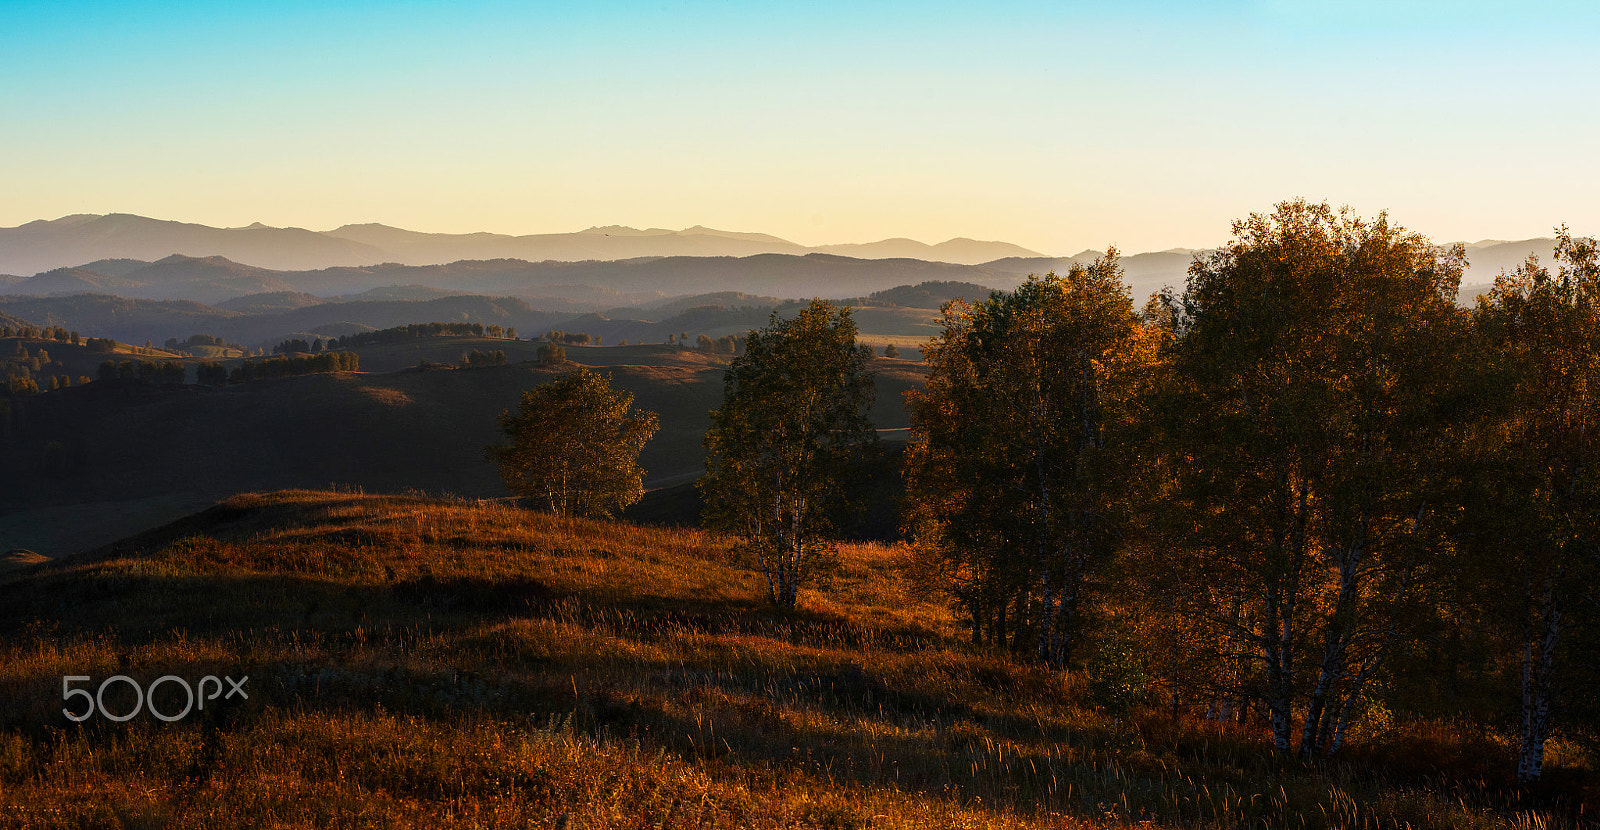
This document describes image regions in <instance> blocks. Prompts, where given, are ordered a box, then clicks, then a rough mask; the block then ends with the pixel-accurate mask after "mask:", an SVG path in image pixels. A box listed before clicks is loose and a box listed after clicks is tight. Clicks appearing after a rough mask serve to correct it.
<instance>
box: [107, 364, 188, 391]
mask: <svg viewBox="0 0 1600 830" xmlns="http://www.w3.org/2000/svg"><path fill="white" fill-rule="evenodd" d="M185 374H186V370H185V369H184V366H183V364H182V363H176V362H173V361H171V360H168V361H164V362H161V363H154V362H151V361H149V360H124V361H122V362H120V363H118V362H117V361H114V360H107V361H106V362H104V363H101V364H100V375H99V379H100V380H122V381H132V382H136V383H148V384H150V385H152V386H166V385H169V384H181V383H183V380H184V376H185Z"/></svg>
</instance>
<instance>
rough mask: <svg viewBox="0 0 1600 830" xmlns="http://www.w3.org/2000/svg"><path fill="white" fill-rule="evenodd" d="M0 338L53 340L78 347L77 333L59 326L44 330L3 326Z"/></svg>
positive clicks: (0, 330)
mask: <svg viewBox="0 0 1600 830" xmlns="http://www.w3.org/2000/svg"><path fill="white" fill-rule="evenodd" d="M0 337H20V338H22V339H23V340H54V341H56V342H58V343H71V344H72V345H74V346H76V345H78V340H79V338H78V333H77V332H75V331H70V332H69V331H67V330H66V329H64V328H62V327H60V326H45V327H44V328H37V327H35V326H21V327H18V328H12V327H11V326H4V327H0ZM90 339H91V340H92V339H94V338H90Z"/></svg>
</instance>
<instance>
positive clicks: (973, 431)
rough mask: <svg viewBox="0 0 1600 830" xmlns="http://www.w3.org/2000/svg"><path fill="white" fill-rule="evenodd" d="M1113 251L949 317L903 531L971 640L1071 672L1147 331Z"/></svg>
mask: <svg viewBox="0 0 1600 830" xmlns="http://www.w3.org/2000/svg"><path fill="white" fill-rule="evenodd" d="M1121 276H1122V272H1121V267H1120V266H1119V264H1118V262H1117V253H1116V250H1115V249H1112V250H1111V251H1110V252H1109V253H1108V254H1107V255H1106V256H1105V257H1102V258H1101V259H1099V260H1097V261H1096V262H1095V263H1094V264H1093V265H1092V266H1089V267H1083V266H1077V265H1075V266H1073V268H1072V269H1071V270H1070V271H1069V272H1068V273H1067V274H1066V275H1064V276H1059V275H1057V274H1055V273H1050V274H1046V275H1045V276H1043V277H1030V278H1029V279H1028V280H1027V281H1026V282H1024V283H1023V284H1022V285H1021V286H1020V287H1019V288H1018V289H1017V290H1016V291H1014V292H1010V293H1003V292H997V293H995V294H993V295H991V297H990V298H989V299H988V300H987V301H985V302H981V303H979V304H977V305H976V306H971V307H968V306H965V305H964V304H952V305H949V306H947V307H946V310H945V312H944V313H945V320H944V323H945V325H944V331H943V333H942V334H941V336H940V338H939V339H938V340H936V341H935V342H933V343H931V344H929V346H927V347H925V349H924V355H925V359H926V360H927V361H928V362H929V363H930V364H931V365H932V368H933V371H932V374H931V375H930V377H929V380H928V383H927V387H926V389H925V390H924V391H923V392H921V393H920V394H918V395H916V396H915V397H914V398H913V401H912V428H913V444H912V447H911V448H910V449H909V450H908V456H907V472H908V494H909V499H908V501H909V504H910V506H911V513H910V522H909V523H910V525H911V529H912V531H913V535H914V537H915V542H916V546H917V548H918V549H919V551H920V556H921V557H922V559H923V561H924V562H925V563H927V564H928V566H929V567H930V568H931V569H932V570H935V571H939V572H942V574H943V575H942V577H941V578H942V580H943V581H944V583H945V584H946V585H947V586H948V587H949V590H950V591H951V593H952V595H953V596H954V598H955V599H956V601H957V603H958V604H959V605H961V606H962V607H963V610H965V611H966V613H967V614H968V615H969V616H970V617H971V619H972V625H973V639H974V640H983V639H985V638H987V639H988V640H989V641H990V642H993V643H995V644H998V645H1004V646H1009V647H1011V648H1013V649H1015V650H1018V651H1025V652H1031V654H1032V655H1033V657H1034V658H1035V659H1037V660H1038V661H1039V662H1040V663H1043V664H1044V665H1047V666H1051V667H1055V668H1062V667H1066V666H1067V665H1068V664H1069V663H1070V661H1071V660H1072V658H1073V657H1074V653H1075V651H1076V650H1077V648H1078V646H1079V645H1080V644H1081V642H1082V640H1083V638H1084V633H1085V629H1086V614H1087V612H1088V609H1089V607H1090V605H1091V600H1092V593H1093V590H1094V587H1095V585H1096V583H1097V579H1098V577H1099V570H1100V569H1101V568H1102V567H1103V566H1104V565H1105V563H1106V562H1107V561H1108V560H1109V559H1110V558H1111V556H1112V555H1113V553H1114V552H1115V550H1116V549H1117V546H1118V544H1119V530H1118V517H1117V514H1118V506H1117V503H1116V495H1115V494H1116V486H1115V484H1114V481H1113V480H1114V478H1115V473H1114V471H1113V470H1111V469H1109V466H1108V465H1107V464H1106V463H1105V462H1106V459H1107V457H1108V456H1107V453H1106V447H1107V440H1108V438H1107V436H1108V429H1113V428H1114V422H1115V421H1116V420H1117V419H1118V418H1119V417H1121V416H1122V415H1123V414H1125V413H1124V412H1123V411H1121V410H1120V409H1119V408H1118V406H1117V401H1118V396H1117V392H1116V390H1117V389H1120V388H1124V387H1125V386H1126V383H1124V382H1123V381H1124V380H1125V378H1124V376H1125V374H1126V372H1125V369H1126V368H1127V367H1129V366H1130V365H1132V363H1134V362H1136V361H1131V360H1130V357H1131V356H1132V355H1133V354H1134V353H1136V352H1138V348H1137V345H1138V343H1139V341H1140V334H1141V332H1142V329H1141V327H1140V326H1139V324H1138V317H1137V316H1136V315H1135V314H1134V311H1133V304H1132V302H1131V300H1130V298H1129V295H1128V291H1127V289H1126V287H1125V286H1123V284H1122V280H1121Z"/></svg>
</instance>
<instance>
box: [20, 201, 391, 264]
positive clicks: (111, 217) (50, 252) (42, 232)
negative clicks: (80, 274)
mask: <svg viewBox="0 0 1600 830" xmlns="http://www.w3.org/2000/svg"><path fill="white" fill-rule="evenodd" d="M172 254H183V255H186V256H194V257H207V256H224V257H227V258H228V259H231V260H233V261H235V262H248V263H250V264H252V265H256V266H259V267H263V268H284V269H303V268H325V267H327V266H330V265H357V264H366V263H373V262H382V261H383V260H384V259H385V257H384V255H383V254H382V252H380V251H378V250H377V249H375V248H372V247H370V246H367V245H363V244H361V243H359V242H355V241H352V240H349V239H340V238H338V237H334V236H329V235H327V234H322V233H317V232H315V231H308V230H304V229H302V228H269V227H266V226H252V227H248V228H213V227H210V226H207V225H195V224H189V223H185V222H169V221H166V220H162V219H149V218H146V217H143V216H135V215H132V214H126V213H112V214H107V215H105V216H97V215H94V214H76V215H73V216H64V217H62V218H60V219H55V220H48V221H47V220H39V221H35V222H29V223H27V224H26V225H21V226H18V227H15V228H0V272H5V271H9V272H14V273H22V274H34V273H38V272H40V271H46V270H49V269H52V268H61V267H63V266H70V265H78V264H80V263H85V262H90V261H93V260H97V259H111V258H126V259H141V260H147V261H154V260H159V259H163V258H165V257H168V256H170V255H172ZM102 273H104V272H102ZM114 276H126V275H125V274H122V275H114Z"/></svg>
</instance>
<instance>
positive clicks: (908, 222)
mask: <svg viewBox="0 0 1600 830" xmlns="http://www.w3.org/2000/svg"><path fill="white" fill-rule="evenodd" d="M1595 5H1596V4H1592V3H1580V2H1553V1H1547V2H1540V0H1533V2H1528V0H1523V2H1516V3H1513V2H1490V0H1465V2H1452V3H1446V2H1414V3H1408V2H1403V0H1389V1H1388V2H1380V0H1343V2H1331V1H1325V0H1253V1H1249V2H1247V1H1244V0H1241V1H1240V2H1211V3H1208V2H1185V3H1177V2H1172V3H1167V2H1142V1H1141V0H1133V1H1132V2H1125V3H1105V2H1094V3H1071V2H1049V3H1045V2H1006V0H990V2H985V3H981V4H980V3H940V2H936V1H935V0H924V2H917V3H909V2H904V3H903V2H871V0H853V1H852V2H834V0H812V2H806V3H788V2H770V3H748V2H644V3H636V2H606V1H605V0H596V1H595V2H585V3H577V2H562V3H537V2H479V0H457V2H450V3H435V2H381V3H379V2H360V1H359V0H356V1H355V2H340V3H337V4H335V3H310V2H296V1H295V0H279V1H278V2H270V3H258V2H229V3H216V2H204V3H201V2H185V1H184V0H167V2H161V3H145V2H76V1H75V0H53V1H52V2H32V1H31V0H26V1H24V0H0V78H3V79H4V82H3V83H0V226H14V225H19V224H22V223H24V222H28V221H32V220H35V219H53V218H56V217H59V216H63V215H67V214H73V213H112V212H121V213H137V214H141V215H144V216H152V217H156V218H161V219H173V220H179V221H186V222H198V223H202V224H208V225H216V226H224V227H237V226H242V225H247V224H250V223H251V222H258V221H259V222H263V223H266V224H268V225H276V226H294V227H305V228H311V229H313V230H328V229H331V228H334V227H337V226H339V225H343V224H347V223H361V222H382V223H384V224H389V225H395V226H398V227H405V228H410V229H413V230H422V231H436V232H450V233H464V232H471V231H493V232H498V233H514V234H525V233H559V232H567V231H575V230H581V229H583V228H587V227H591V226H595V225H612V224H617V225H630V226H633V227H641V228H643V227H662V228H673V229H677V228H683V227H688V226H691V225H697V224H698V225H706V226H708V227H714V228H721V229H725V230H735V231H753V232H764V233H771V234H775V235H777V236H781V237H784V238H786V239H790V240H793V241H795V242H799V243H802V244H810V245H815V244H827V243H840V242H867V241H873V240H878V239H884V238H889V237H899V236H904V237H910V238H913V239H918V240H921V241H924V242H930V243H933V242H939V241H943V240H945V239H948V238H951V237H956V236H964V237H971V238H976V239H997V240H1005V241H1009V242H1014V243H1017V244H1020V245H1023V246H1025V247H1028V248H1031V249H1034V250H1037V251H1041V252H1044V253H1049V254H1062V255H1065V254H1071V253H1076V252H1078V251H1080V250H1083V249H1086V248H1096V249H1100V248H1104V247H1105V246H1106V245H1107V244H1115V245H1117V246H1118V247H1120V248H1121V249H1122V250H1123V251H1125V252H1138V251H1147V250H1163V249H1166V248H1172V247H1208V246H1214V245H1217V244H1220V243H1221V242H1223V241H1225V240H1226V239H1227V238H1228V237H1229V234H1230V231H1229V228H1230V224H1231V222H1232V221H1233V220H1235V219H1237V218H1240V217H1243V216H1245V215H1247V214H1249V213H1250V212H1265V211H1269V210H1270V209H1271V208H1272V206H1273V204H1274V203H1276V202H1278V201H1281V200H1284V199H1289V198H1295V197H1304V198H1307V199H1311V200H1314V201H1321V200H1327V201H1329V202H1331V203H1333V204H1335V205H1349V206H1351V207H1352V208H1354V209H1356V210H1357V211H1358V212H1359V213H1361V214H1363V215H1372V214H1374V213H1376V212H1378V211H1380V210H1388V211H1389V215H1390V217H1391V219H1392V220H1393V221H1395V222H1397V223H1398V224H1401V225H1403V226H1405V227H1407V228H1409V229H1411V230H1415V231H1419V232H1421V233H1424V234H1427V235H1429V236H1431V237H1433V238H1434V239H1435V240H1437V241H1441V242H1443V241H1458V240H1460V241H1468V242H1471V241H1477V240H1480V239H1484V238H1497V239H1522V238H1528V237H1533V236H1541V235H1548V234H1549V233H1550V229H1551V227H1552V226H1553V225H1555V224H1558V223H1563V222H1564V223H1567V224H1568V225H1570V226H1571V228H1572V230H1573V232H1574V233H1578V234H1589V235H1600V198H1597V195H1596V194H1600V157H1597V155H1596V152H1595V149H1596V148H1600V105H1597V104H1600V64H1597V63H1596V62H1595V60H1594V57H1593V56H1594V55H1595V54H1596V53H1597V52H1600V11H1597V10H1596V9H1595V8H1594V6H1595Z"/></svg>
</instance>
